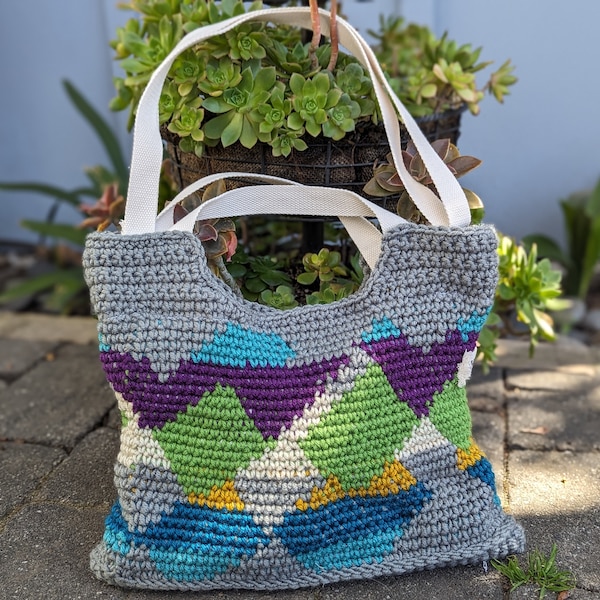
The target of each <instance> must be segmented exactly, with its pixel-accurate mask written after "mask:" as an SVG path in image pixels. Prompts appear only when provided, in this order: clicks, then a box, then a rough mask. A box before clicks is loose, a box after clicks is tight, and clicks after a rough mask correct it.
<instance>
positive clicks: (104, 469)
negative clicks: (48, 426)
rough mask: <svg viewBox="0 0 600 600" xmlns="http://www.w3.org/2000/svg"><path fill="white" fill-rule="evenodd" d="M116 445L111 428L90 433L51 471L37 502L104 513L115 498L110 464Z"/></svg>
mask: <svg viewBox="0 0 600 600" xmlns="http://www.w3.org/2000/svg"><path fill="white" fill-rule="evenodd" d="M118 446H119V434H118V432H116V431H115V430H114V429H107V428H106V427H102V428H100V429H96V430H95V431H92V433H90V434H88V435H87V436H86V437H85V438H84V439H83V440H82V441H81V442H80V443H79V444H77V446H76V447H75V449H74V450H73V452H71V454H70V456H69V457H68V458H67V459H66V460H65V461H63V462H62V464H61V465H60V466H59V467H58V468H57V469H55V470H54V472H53V473H52V475H51V476H50V477H49V478H48V480H47V481H46V483H45V484H44V486H43V487H42V489H41V490H40V492H39V494H38V496H37V497H36V500H40V501H47V502H64V503H66V504H68V505H70V506H74V505H75V506H84V507H93V506H97V507H100V508H103V509H104V510H105V511H107V510H108V509H109V508H110V506H112V504H113V502H114V500H115V497H116V492H115V488H114V484H113V465H114V464H115V460H116V458H117V452H118Z"/></svg>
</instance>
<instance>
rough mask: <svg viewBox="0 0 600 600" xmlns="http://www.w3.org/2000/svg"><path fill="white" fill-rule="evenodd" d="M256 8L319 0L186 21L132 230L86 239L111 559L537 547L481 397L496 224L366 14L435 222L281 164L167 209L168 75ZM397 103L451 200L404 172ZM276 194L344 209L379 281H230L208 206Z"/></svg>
mask: <svg viewBox="0 0 600 600" xmlns="http://www.w3.org/2000/svg"><path fill="white" fill-rule="evenodd" d="M321 15H322V21H323V27H324V29H325V30H326V28H327V26H328V23H329V21H328V13H326V12H322V13H321ZM248 19H264V20H267V19H269V20H285V22H289V23H294V24H300V25H302V26H304V27H310V20H309V15H308V12H307V11H305V10H304V9H289V10H282V9H278V10H265V11H260V12H256V13H252V14H250V15H244V16H241V17H238V18H236V19H233V20H231V21H226V22H224V23H219V24H217V25H213V26H210V27H206V28H202V29H200V30H196V31H194V32H192V33H191V34H189V35H188V36H186V38H184V40H183V41H182V42H181V43H180V44H179V45H178V46H177V48H175V50H174V51H173V53H172V54H171V55H170V56H169V57H168V58H167V59H166V60H165V62H164V63H163V65H162V66H161V67H160V68H159V69H158V70H157V72H156V73H155V75H154V77H153V78H152V80H151V81H150V83H149V84H148V88H147V90H146V92H145V93H144V96H143V98H142V100H141V102H140V105H139V109H138V118H137V122H136V129H135V142H134V153H133V159H132V167H131V177H130V186H129V192H128V200H127V211H126V214H125V220H124V222H123V232H122V233H121V234H115V233H96V234H92V235H90V236H89V237H88V241H87V244H86V250H85V255H84V266H85V272H86V278H87V281H88V284H89V287H90V291H91V298H92V303H93V307H94V310H95V312H96V314H97V315H98V332H99V339H100V357H101V360H102V364H103V367H104V370H105V372H106V376H107V378H108V381H109V382H110V384H111V386H112V388H113V389H114V391H115V394H116V396H117V399H118V404H119V408H120V410H121V413H122V416H123V428H122V432H121V445H120V451H119V455H118V457H117V462H116V465H115V486H116V489H117V493H118V499H117V501H116V503H115V505H114V507H113V509H112V511H111V513H110V515H109V516H108V518H107V519H106V529H105V534H104V537H103V539H102V541H101V542H100V543H99V544H98V546H97V547H96V548H95V549H94V551H93V552H92V555H91V567H92V569H93V571H94V573H95V574H96V575H97V576H98V577H100V578H101V579H103V580H105V581H108V582H111V583H114V584H118V585H122V586H127V587H137V588H149V589H180V590H202V589H218V588H251V589H275V588H298V587H303V586H312V585H320V584H323V583H327V582H333V581H339V580H347V579H356V578H372V577H375V576H380V575H392V574H401V573H407V572H410V571H414V570H419V569H429V568H433V567H441V566H451V565H457V564H467V563H476V562H479V561H483V560H488V559H490V558H493V557H503V556H505V555H507V554H509V553H513V552H519V551H521V550H522V549H523V545H524V536H523V531H522V529H521V527H520V526H518V525H517V524H516V523H515V521H514V520H513V519H512V518H511V517H510V516H508V515H506V514H505V513H504V512H503V511H502V508H501V506H500V501H499V499H498V495H497V493H496V488H495V483H494V475H493V472H492V469H491V465H490V463H489V461H488V460H487V459H486V458H485V456H484V455H483V453H482V452H481V450H480V449H479V448H478V446H477V445H476V443H475V442H474V440H473V438H472V437H471V420H470V414H469V409H468V406H467V399H466V393H465V383H466V380H467V379H468V378H469V375H470V371H471V366H472V362H473V360H474V357H475V353H476V342H477V336H478V333H479V331H480V329H481V327H482V325H483V323H484V322H485V320H486V317H487V314H488V311H489V308H490V306H491V304H492V302H493V297H494V289H495V285H496V267H497V258H496V236H495V233H494V231H493V229H492V228H491V227H489V226H477V227H474V226H469V218H470V217H469V211H468V206H467V203H466V199H465V198H464V195H463V194H462V191H461V190H460V187H459V186H458V184H457V183H456V181H455V180H454V178H453V177H452V176H451V174H450V172H449V170H448V169H446V167H445V166H444V165H443V164H439V161H438V159H437V157H436V155H435V152H433V151H432V150H431V149H430V147H429V145H428V144H427V142H426V141H425V139H424V137H423V136H422V134H421V133H420V131H419V129H418V127H417V126H416V124H415V123H414V121H413V120H412V119H411V118H410V116H409V115H407V113H406V111H405V109H404V107H403V106H402V105H401V104H400V103H399V101H398V99H397V98H395V97H394V95H393V93H391V91H390V90H389V88H388V87H387V84H386V82H385V79H384V77H383V75H382V73H381V71H380V69H379V67H378V65H377V63H376V61H375V59H374V58H373V56H372V53H371V52H370V50H369V48H368V46H367V45H366V43H364V42H363V40H362V39H361V38H360V37H359V36H358V34H357V33H356V32H355V31H354V30H353V29H352V28H351V27H350V26H348V25H347V24H346V23H344V22H343V21H342V20H340V22H339V29H340V38H341V42H342V44H343V45H344V46H345V47H346V48H349V49H350V50H351V51H352V52H353V53H354V54H355V55H356V56H357V57H358V58H359V59H360V60H361V62H363V63H364V64H365V65H366V66H367V67H368V68H369V70H370V72H371V77H372V78H373V80H374V85H375V88H376V91H377V94H378V97H379V99H380V103H381V106H382V111H383V112H384V116H385V123H386V127H387V131H388V136H389V138H390V143H391V148H392V152H393V153H394V156H395V157H396V165H397V167H398V168H399V171H400V175H401V176H402V177H403V179H404V180H405V181H404V182H405V184H406V186H407V188H408V189H409V192H410V193H411V196H412V197H413V199H414V200H415V202H416V203H417V204H418V206H419V208H420V209H421V210H422V212H423V213H424V214H426V215H427V217H428V219H429V220H430V222H431V223H432V224H433V225H432V226H422V225H414V224H409V223H406V222H404V221H403V220H402V219H400V218H399V217H397V216H396V215H393V214H391V213H388V212H386V211H385V210H383V209H381V208H379V207H377V206H375V205H373V204H371V203H369V202H367V201H366V200H364V199H362V198H361V197H360V196H358V195H356V194H354V193H352V192H345V191H342V190H332V189H325V188H312V187H311V188H306V187H304V186H299V185H294V184H293V183H291V182H285V181H284V180H278V179H277V178H266V179H267V180H268V181H269V184H267V185H257V186H252V187H246V188H240V189H236V190H232V191H230V192H227V193H225V194H223V195H221V196H219V197H217V198H214V199H213V200H210V201H208V202H206V203H204V204H202V205H201V206H200V207H199V208H198V209H197V211H195V213H193V214H190V215H189V217H187V218H186V219H183V220H182V221H179V222H178V223H177V224H175V225H173V218H172V211H173V206H174V204H175V201H178V200H179V199H181V198H182V197H183V196H185V195H187V194H189V193H191V191H193V189H195V188H196V187H198V186H202V185H206V184H207V183H208V182H210V180H211V178H208V179H205V180H203V181H201V182H199V183H198V185H197V186H194V187H193V188H191V189H188V190H185V191H184V192H183V193H182V195H180V196H179V197H178V198H176V199H175V201H174V202H173V203H171V204H170V205H169V206H168V207H167V208H166V209H165V211H164V212H163V213H161V214H160V215H159V216H158V217H156V201H157V190H158V173H159V167H160V163H161V158H162V155H161V144H160V137H159V136H158V112H157V104H158V95H159V93H160V88H161V85H162V81H163V80H164V76H165V73H166V72H167V71H168V69H169V66H170V64H171V63H172V61H173V60H174V58H175V57H176V56H177V55H178V54H179V53H180V52H182V51H183V50H184V49H185V48H186V47H189V46H191V45H193V44H194V43H197V41H198V40H199V39H203V38H204V37H207V36H210V35H218V34H219V33H222V32H223V31H226V30H227V29H229V28H231V27H233V26H235V25H237V24H240V23H242V22H245V21H247V20H248ZM395 111H398V113H399V114H400V116H401V117H402V119H403V121H404V123H405V125H406V127H407V128H408V130H409V132H410V134H411V136H412V138H413V141H414V142H415V144H416V145H417V148H418V149H419V151H420V152H421V155H422V156H423V158H424V160H425V162H426V164H427V166H428V170H429V171H430V173H431V175H432V177H433V178H434V181H435V182H436V188H437V189H438V191H439V192H440V194H441V198H442V200H439V199H438V198H437V197H435V196H433V195H432V194H430V193H429V190H427V189H426V188H422V187H421V186H419V184H417V183H416V182H414V181H412V180H410V176H408V175H407V173H406V172H405V170H403V165H402V164H401V163H402V161H401V159H400V160H398V158H399V156H400V154H399V139H400V138H399V131H398V121H397V118H396V116H395ZM226 175H227V174H221V175H219V177H225V176H226ZM274 207H276V209H275V212H280V213H281V212H283V213H289V214H307V213H312V214H316V215H322V214H334V215H338V216H339V217H340V218H341V219H342V220H343V222H344V224H345V225H346V227H347V228H348V230H349V231H350V233H351V234H352V236H353V238H354V239H355V241H356V242H357V244H358V246H359V248H360V249H361V252H362V254H363V257H364V258H365V261H366V262H367V264H368V265H369V268H368V269H367V276H366V277H365V281H364V283H363V285H362V287H361V288H360V289H359V290H358V291H357V292H356V293H355V294H353V295H352V296H350V297H349V298H346V299H343V300H339V301H337V302H334V303H332V304H329V305H318V306H302V307H298V308H295V309H293V310H289V311H278V310H276V309H272V308H269V307H266V306H262V305H259V304H256V303H251V302H248V301H246V300H244V299H242V298H240V297H239V296H237V295H236V294H235V293H234V292H233V291H232V290H231V289H230V288H228V287H227V286H226V285H225V284H224V283H223V282H222V281H220V280H218V279H217V278H216V277H215V276H214V275H213V274H212V272H211V271H210V269H209V268H208V266H207V264H206V260H205V256H204V251H203V247H202V245H201V244H200V242H199V241H198V240H197V239H196V238H195V237H194V236H193V234H192V233H191V229H192V227H193V223H194V221H195V220H196V219H208V218H217V217H219V216H224V215H232V214H251V213H261V212H262V213H267V214H268V213H273V212H274ZM365 217H368V218H370V219H371V220H372V219H373V218H376V219H377V221H378V222H379V225H380V227H381V231H380V230H379V229H377V228H376V227H375V226H374V225H372V223H371V221H370V220H369V219H367V218H365Z"/></svg>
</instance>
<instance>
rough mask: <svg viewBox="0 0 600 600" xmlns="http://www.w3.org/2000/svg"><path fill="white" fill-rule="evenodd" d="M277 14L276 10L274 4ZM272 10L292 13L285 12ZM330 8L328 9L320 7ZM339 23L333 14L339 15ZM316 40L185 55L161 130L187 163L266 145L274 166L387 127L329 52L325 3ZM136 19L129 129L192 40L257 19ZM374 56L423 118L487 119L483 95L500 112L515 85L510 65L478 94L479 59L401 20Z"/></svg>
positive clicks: (167, 9)
mask: <svg viewBox="0 0 600 600" xmlns="http://www.w3.org/2000/svg"><path fill="white" fill-rule="evenodd" d="M269 4H271V3H269ZM272 4H277V5H281V4H286V2H279V1H278V2H276V3H272ZM320 4H321V3H320ZM331 4H332V5H331V12H332V21H333V20H334V16H333V15H334V14H335V2H332V3H331ZM310 5H311V8H312V9H313V11H312V17H313V28H314V31H313V37H312V40H310V41H308V42H307V41H305V39H304V37H303V32H302V31H301V30H300V29H299V28H297V27H289V26H283V25H277V26H274V25H272V24H265V23H246V24H244V25H242V26H240V27H238V28H236V29H234V30H232V31H229V32H227V33H225V34H224V35H222V36H218V37H216V38H212V39H210V40H207V41H205V42H202V43H200V44H198V45H196V46H195V47H194V48H191V49H189V50H187V51H185V52H184V53H183V54H182V55H181V56H180V57H179V58H178V59H177V60H176V61H175V63H174V65H173V67H172V69H171V71H170V73H169V75H168V77H167V81H166V83H165V86H164V89H163V93H162V96H161V100H160V115H159V116H160V123H161V124H162V125H163V126H164V127H167V128H168V130H169V131H171V132H172V133H174V134H176V136H177V137H178V143H179V146H180V148H181V149H182V150H183V151H184V152H195V153H196V154H197V155H198V156H201V155H202V154H203V152H204V150H205V148H206V146H207V145H208V146H214V145H217V144H222V145H223V146H228V145H230V144H234V143H236V142H239V143H240V144H242V145H243V146H244V147H246V148H251V147H253V146H254V145H255V144H257V143H258V142H259V141H260V142H263V143H266V144H268V145H269V146H271V148H272V152H273V154H274V155H275V156H279V155H283V156H288V155H289V154H290V153H291V152H292V151H294V150H295V151H303V150H305V149H306V148H307V147H308V146H307V143H306V140H307V139H309V138H310V137H312V136H318V135H323V136H324V137H326V138H331V139H334V140H339V139H342V138H344V136H346V135H347V134H348V133H350V132H352V131H354V129H355V128H356V125H357V124H358V123H361V122H373V123H377V122H378V121H379V119H380V115H379V113H378V109H377V105H376V102H375V98H374V96H373V88H372V85H371V81H370V79H369V77H368V75H367V73H366V71H365V69H364V68H363V67H362V65H360V64H359V63H358V61H357V60H356V59H354V57H352V56H349V55H347V54H345V53H343V52H340V51H339V50H338V47H337V40H336V38H335V35H334V33H335V31H336V29H335V27H332V28H331V29H332V39H331V40H329V41H328V42H327V43H319V42H320V38H321V32H320V31H319V23H320V21H319V19H318V18H317V17H316V13H315V10H316V7H317V2H316V0H310ZM123 6H124V8H128V9H130V10H133V11H134V12H136V13H137V14H138V18H132V19H130V20H129V21H127V23H126V24H125V26H124V27H120V28H118V29H117V33H116V39H115V40H113V41H112V42H111V45H112V47H113V48H114V50H115V53H116V58H117V59H118V60H119V61H120V64H121V66H122V68H123V70H124V71H125V73H126V75H125V77H122V78H117V79H116V80H115V88H116V91H117V96H116V98H114V99H113V101H112V103H111V106H112V108H113V109H115V110H122V109H125V108H129V109H130V120H129V124H130V126H132V125H133V117H134V115H135V111H136V107H137V104H138V102H139V99H140V96H141V93H142V91H143V89H144V87H145V85H146V83H147V81H148V79H149V78H150V75H151V73H152V72H153V71H154V69H155V68H156V67H157V66H158V65H159V63H160V62H161V61H162V60H163V59H164V58H165V56H166V55H167V54H168V53H169V52H170V50H171V49H172V48H173V47H174V46H175V45H176V43H177V42H178V41H179V40H180V39H181V38H182V37H183V36H184V35H185V34H186V33H187V32H189V31H192V30H193V29H196V28H198V27H200V26H203V25H207V24H211V23H216V22H218V21H222V20H224V19H227V18H229V17H231V16H234V15H240V14H243V13H244V12H246V10H248V11H252V10H256V9H259V8H262V3H261V2H260V1H255V2H252V3H251V4H250V5H249V6H248V7H247V8H246V6H245V5H244V3H243V2H242V1H241V0H222V1H215V0H168V1H166V0H130V1H129V2H128V3H127V4H124V5H123ZM375 37H376V38H377V39H378V41H379V43H378V46H377V47H376V49H375V50H376V53H377V54H378V58H379V60H380V62H381V63H382V65H383V67H384V69H385V70H386V71H387V74H388V76H389V78H390V80H391V82H392V85H393V86H394V87H395V89H396V91H397V92H398V94H399V96H400V98H401V99H402V100H403V101H404V102H405V103H406V104H407V106H408V107H409V109H410V110H411V111H412V112H413V114H414V115H415V116H421V115H426V114H430V113H433V112H443V111H444V110H447V109H448V108H455V107H456V106H459V105H463V104H466V105H467V106H468V107H469V109H470V110H471V112H473V113H476V112H477V111H478V107H479V102H480V101H481V99H482V98H483V96H484V92H485V91H486V90H487V91H490V92H491V93H492V94H493V95H494V96H495V97H496V99H497V100H499V101H502V100H503V98H504V95H505V94H506V93H507V90H508V88H509V86H511V85H512V84H513V83H514V82H515V81H516V79H515V78H514V77H513V76H512V66H511V65H510V63H509V62H506V63H504V64H503V65H502V67H500V69H498V70H497V71H496V72H495V73H493V74H492V76H491V77H490V79H489V81H488V82H487V83H486V84H485V86H484V87H483V88H482V89H477V87H476V83H475V77H474V73H475V72H477V71H479V70H481V69H483V68H485V67H486V66H488V64H489V63H483V62H478V60H479V54H480V51H481V49H477V50H472V49H471V47H470V46H469V45H463V46H458V45H457V44H456V42H453V41H451V40H449V39H448V37H447V36H443V37H442V38H441V39H439V40H438V39H436V38H435V36H434V35H433V34H432V33H431V31H429V29H427V28H425V27H419V26H415V25H409V26H405V25H404V22H403V21H402V19H388V20H383V19H382V21H381V28H380V31H379V32H376V33H375Z"/></svg>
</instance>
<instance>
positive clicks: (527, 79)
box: [403, 0, 600, 239]
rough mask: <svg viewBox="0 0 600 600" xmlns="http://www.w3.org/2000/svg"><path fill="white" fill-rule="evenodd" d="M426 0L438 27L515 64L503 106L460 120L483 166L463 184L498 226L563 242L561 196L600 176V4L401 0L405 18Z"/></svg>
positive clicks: (464, 143)
mask: <svg viewBox="0 0 600 600" xmlns="http://www.w3.org/2000/svg"><path fill="white" fill-rule="evenodd" d="M423 5H426V6H428V7H429V9H430V10H431V14H430V18H431V21H430V22H429V25H431V26H432V27H434V29H435V30H436V33H438V34H440V35H441V34H442V33H443V32H444V31H445V30H448V31H449V33H450V35H451V36H452V37H453V38H454V39H456V40H457V41H458V42H461V43H466V42H471V43H473V45H474V46H475V47H477V46H483V52H482V58H483V59H488V60H494V61H495V62H494V64H495V65H497V66H500V64H502V62H503V61H504V60H505V59H506V58H511V59H512V60H513V63H514V64H515V65H516V66H517V70H516V75H517V76H518V77H519V82H518V83H517V84H516V85H515V86H513V88H512V92H511V95H510V96H508V97H507V99H506V101H505V103H504V105H500V104H498V103H497V102H496V101H495V100H494V99H493V98H487V99H486V100H485V101H484V102H483V103H482V106H481V113H480V114H479V115H478V116H477V117H473V116H471V115H469V114H467V115H466V116H465V117H464V119H463V127H462V135H461V138H460V140H459V146H460V149H461V151H462V152H463V153H465V154H472V155H474V156H477V157H479V158H481V159H483V161H484V163H483V165H482V166H481V167H479V169H477V170H476V171H474V172H473V173H472V174H469V175H467V176H466V177H465V178H464V179H463V180H462V181H464V184H465V185H466V186H467V187H470V188H471V189H473V190H474V191H476V192H477V193H478V194H479V195H480V196H481V197H482V199H483V201H484V203H485V205H486V209H487V220H488V221H490V222H493V223H495V224H496V225H497V226H498V228H500V229H501V230H503V231H504V232H506V233H509V234H512V235H516V236H518V237H520V236H522V235H525V234H527V233H531V232H533V231H538V232H546V233H548V234H551V235H554V236H556V237H558V238H561V239H562V238H563V225H562V217H561V214H560V210H559V205H558V201H559V200H560V199H562V198H565V197H566V196H568V195H569V194H570V193H572V192H574V191H576V190H580V189H586V188H591V187H593V186H594V185H595V183H596V181H597V180H598V177H600V151H599V150H598V145H597V141H598V140H599V139H600V117H599V114H598V98H599V97H600V78H598V76H597V73H598V59H599V58H600V50H598V45H597V39H598V34H597V24H598V22H600V3H598V2H596V1H594V0H573V2H570V3H569V4H568V6H567V4H566V3H565V2H562V1H559V0H527V1H526V2H523V1H521V0H502V2H498V1H496V2H481V1H480V0H403V9H404V14H405V15H406V16H407V18H409V19H412V18H415V13H422V12H423Z"/></svg>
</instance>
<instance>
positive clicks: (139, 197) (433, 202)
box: [122, 8, 470, 234]
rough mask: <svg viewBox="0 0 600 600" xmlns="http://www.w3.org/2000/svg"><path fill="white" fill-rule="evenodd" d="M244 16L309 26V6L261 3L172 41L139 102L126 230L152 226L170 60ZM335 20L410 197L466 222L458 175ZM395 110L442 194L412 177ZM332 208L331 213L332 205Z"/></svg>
mask: <svg viewBox="0 0 600 600" xmlns="http://www.w3.org/2000/svg"><path fill="white" fill-rule="evenodd" d="M319 14H320V18H321V26H322V30H323V32H324V33H325V35H328V34H329V26H330V15H329V13H328V12H327V11H324V10H320V11H319ZM248 21H271V22H275V23H282V24H289V25H297V26H300V27H304V28H306V29H310V28H311V21H310V9H308V8H305V9H302V8H276V9H265V10H261V11H253V12H250V13H246V14H244V15H240V16H238V17H234V18H231V19H228V20H226V21H222V22H220V23H215V24H212V25H207V26H205V27H201V28H198V29H195V30H193V31H192V32H190V33H189V34H187V35H186V36H185V37H184V38H183V39H182V40H181V41H180V42H179V43H178V44H177V45H176V46H175V48H174V49H173V50H172V51H171V52H170V54H169V55H168V56H167V57H166V58H165V60H164V61H163V62H162V63H161V65H159V67H158V68H157V69H156V70H155V72H154V73H153V75H152V77H151V78H150V81H149V82H148V85H147V86H146V89H145V90H144V93H143V94H142V97H141V99H140V102H139V105H138V113H137V117H136V121H135V126H134V138H133V140H134V141H133V154H132V159H131V169H130V177H129V188H128V193H127V203H126V207H125V219H124V221H123V225H122V231H123V233H124V234H140V233H148V232H152V231H156V216H155V215H156V206H157V204H158V187H159V177H160V165H161V162H162V141H161V138H160V131H159V118H158V103H159V99H160V94H161V90H162V86H163V82H164V80H165V78H166V76H167V73H168V71H169V69H170V67H171V65H172V64H173V61H174V60H175V59H176V58H177V56H178V55H179V54H180V53H181V52H183V51H184V50H186V49H187V48H189V47H191V46H193V45H195V44H197V43H199V42H201V41H203V40H205V39H208V38H210V37H213V36H216V35H222V34H224V33H226V32H227V31H229V30H230V29H232V28H234V27H237V26H238V25H240V24H242V23H245V22H248ZM337 23H338V32H339V39H340V42H341V44H342V45H343V46H345V47H346V48H347V49H348V50H349V51H350V52H352V53H353V54H354V55H355V56H356V57H357V59H358V60H359V61H360V62H361V63H362V64H363V65H364V66H365V68H367V70H368V72H369V74H370V76H371V78H372V81H373V86H374V90H375V93H376V96H377V99H378V101H379V104H380V109H381V113H382V117H383V123H384V127H385V129H386V133H387V135H388V140H389V143H390V149H391V152H392V156H393V158H394V163H395V166H396V169H397V170H398V174H399V176H400V178H401V179H402V182H403V183H404V185H405V187H406V189H407V191H408V193H409V195H410V196H411V198H412V200H413V201H414V202H415V204H416V205H417V207H418V208H419V209H420V210H421V212H422V213H423V214H424V215H425V217H426V218H427V219H428V220H429V221H430V222H431V223H432V224H433V225H444V226H466V225H468V224H469V222H470V211H469V207H468V202H467V200H466V197H465V195H464V192H463V191H462V189H461V187H460V185H459V184H458V182H457V180H456V178H455V177H454V176H453V175H452V173H451V172H450V170H449V169H448V168H447V167H446V166H445V165H444V163H443V161H442V160H441V159H440V158H439V157H438V156H437V154H436V153H435V151H434V150H433V148H432V147H431V145H430V144H429V142H428V141H427V139H426V138H425V136H424V134H423V133H422V132H421V130H420V129H419V127H418V125H417V124H416V122H415V121H414V119H413V118H412V117H411V116H410V114H409V113H408V111H407V110H406V108H405V107H404V106H403V104H402V103H401V102H400V100H399V99H398V98H397V97H396V96H395V94H394V92H393V91H392V90H391V87H390V86H389V84H388V83H387V81H386V79H385V76H384V74H383V72H382V71H381V68H380V67H379V64H378V62H377V59H376V58H375V55H374V54H373V52H372V50H371V49H370V48H369V46H368V44H367V43H366V42H365V41H364V40H363V39H362V38H361V37H360V35H359V34H358V33H357V32H356V30H354V29H353V28H352V27H351V26H350V25H348V23H346V22H345V21H344V20H343V19H340V18H338V20H337ZM390 99H391V100H390ZM396 112H397V113H398V115H399V116H400V117H401V118H402V120H403V122H404V124H405V126H406V128H407V130H408V132H409V135H410V136H411V138H412V140H413V143H414V144H415V147H416V148H417V150H418V151H419V153H420V154H421V158H422V159H423V162H424V164H425V166H426V168H427V170H428V171H429V174H430V175H431V178H432V180H433V182H434V184H435V186H436V189H437V190H438V192H439V193H440V196H441V200H440V198H438V197H437V196H436V195H435V194H434V193H433V192H432V191H431V190H430V189H429V188H427V187H425V186H423V185H422V184H420V183H419V182H417V181H416V180H414V179H413V178H412V176H411V175H410V173H409V172H408V170H407V169H406V167H405V166H404V162H403V160H402V149H401V146H400V127H399V123H398V115H397V114H396ZM311 187H312V186H311ZM338 191H339V190H335V195H338ZM332 195H333V190H332V189H330V188H329V197H330V202H331V197H332ZM344 197H346V196H344ZM334 203H335V201H334ZM277 212H279V213H281V212H285V206H281V205H280V206H279V210H278V211H277ZM333 212H334V214H335V212H336V211H333ZM306 213H307V211H306V210H304V213H303V214H306Z"/></svg>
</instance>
